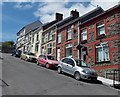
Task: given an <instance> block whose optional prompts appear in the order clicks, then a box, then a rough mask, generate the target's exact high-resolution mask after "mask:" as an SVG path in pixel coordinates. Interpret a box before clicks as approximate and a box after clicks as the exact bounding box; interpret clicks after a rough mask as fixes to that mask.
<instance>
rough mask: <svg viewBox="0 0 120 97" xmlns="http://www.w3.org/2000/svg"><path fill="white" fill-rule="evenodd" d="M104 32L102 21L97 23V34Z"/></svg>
mask: <svg viewBox="0 0 120 97" xmlns="http://www.w3.org/2000/svg"><path fill="white" fill-rule="evenodd" d="M102 34H105V28H104V21H102V22H100V23H98V24H97V36H100V35H102Z"/></svg>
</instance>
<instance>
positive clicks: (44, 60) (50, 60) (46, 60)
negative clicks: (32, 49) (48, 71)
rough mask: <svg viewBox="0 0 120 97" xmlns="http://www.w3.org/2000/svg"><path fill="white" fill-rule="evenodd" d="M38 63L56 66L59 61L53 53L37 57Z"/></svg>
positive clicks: (50, 66)
mask: <svg viewBox="0 0 120 97" xmlns="http://www.w3.org/2000/svg"><path fill="white" fill-rule="evenodd" d="M37 65H41V66H45V67H46V68H56V67H57V65H58V61H57V60H55V59H54V56H52V55H40V56H39V57H38V58H37Z"/></svg>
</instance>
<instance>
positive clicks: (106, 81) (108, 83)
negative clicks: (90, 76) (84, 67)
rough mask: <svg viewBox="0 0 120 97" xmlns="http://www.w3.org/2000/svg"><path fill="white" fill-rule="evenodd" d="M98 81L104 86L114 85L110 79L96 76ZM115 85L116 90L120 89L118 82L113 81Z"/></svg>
mask: <svg viewBox="0 0 120 97" xmlns="http://www.w3.org/2000/svg"><path fill="white" fill-rule="evenodd" d="M98 80H99V81H101V82H102V83H103V84H104V85H107V86H111V87H114V83H113V82H114V81H113V80H111V79H107V78H104V77H100V76H98ZM115 85H117V87H116V88H117V89H118V88H119V89H120V82H118V81H115ZM118 85H119V86H118Z"/></svg>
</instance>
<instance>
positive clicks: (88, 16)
mask: <svg viewBox="0 0 120 97" xmlns="http://www.w3.org/2000/svg"><path fill="white" fill-rule="evenodd" d="M103 12H104V10H103V9H102V8H101V7H97V8H96V9H94V10H92V11H90V12H88V13H86V14H84V15H83V16H81V17H80V22H81V23H83V22H85V21H87V20H89V19H91V18H93V17H95V16H97V15H99V14H101V13H103Z"/></svg>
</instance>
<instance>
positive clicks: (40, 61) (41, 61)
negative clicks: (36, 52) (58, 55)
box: [38, 55, 43, 64]
mask: <svg viewBox="0 0 120 97" xmlns="http://www.w3.org/2000/svg"><path fill="white" fill-rule="evenodd" d="M38 61H39V63H40V64H43V55H40V56H39V58H38Z"/></svg>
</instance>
